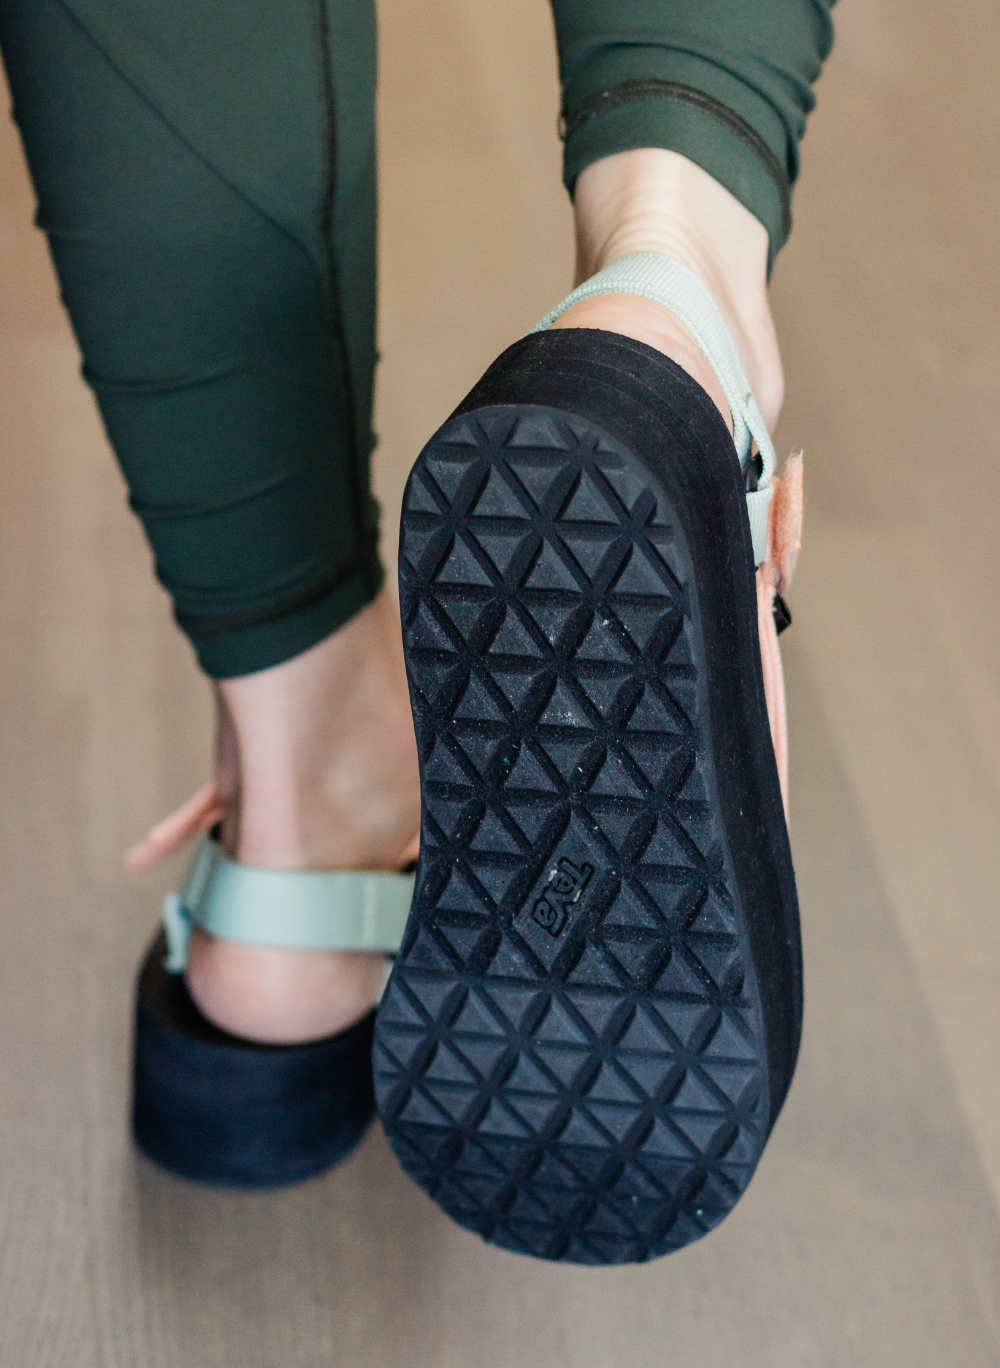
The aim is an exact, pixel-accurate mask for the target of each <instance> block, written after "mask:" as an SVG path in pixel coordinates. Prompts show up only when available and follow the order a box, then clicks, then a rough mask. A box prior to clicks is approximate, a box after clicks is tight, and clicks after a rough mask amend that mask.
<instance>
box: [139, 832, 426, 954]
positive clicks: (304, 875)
mask: <svg viewBox="0 0 1000 1368" xmlns="http://www.w3.org/2000/svg"><path fill="white" fill-rule="evenodd" d="M413 882H414V880H413V875H412V874H392V873H386V872H384V871H381V870H299V869H258V868H256V867H254V866H252V865H244V864H237V862H236V861H235V860H230V859H229V858H228V857H227V856H226V855H224V854H223V852H222V851H221V849H220V848H219V845H218V843H217V842H216V841H215V840H213V839H212V837H211V836H205V837H203V838H202V840H201V841H200V842H199V844H198V849H197V851H196V852H195V857H194V861H193V862H192V865H191V868H190V870H189V871H188V874H187V877H186V879H185V880H184V883H183V884H182V886H181V888H180V889H179V890H178V891H177V892H176V893H171V894H169V895H168V896H167V898H166V900H165V901H164V906H163V927H164V931H165V933H166V939H167V957H166V966H167V968H168V969H170V970H171V971H172V972H174V973H180V971H181V970H182V969H183V968H184V967H185V965H186V964H187V949H188V941H189V939H190V935H191V931H192V929H193V928H195V927H198V928H199V929H200V930H203V931H208V932H210V933H211V934H212V935H213V936H219V937H220V938H221V939H223V940H231V941H240V942H243V943H244V944H247V945H270V946H276V947H280V948H283V949H299V950H374V951H382V952H384V953H394V952H395V951H396V950H398V948H399V942H400V940H401V938H402V934H403V927H404V925H405V924H406V918H407V915H408V914H409V910H410V902H411V900H412V897H413Z"/></svg>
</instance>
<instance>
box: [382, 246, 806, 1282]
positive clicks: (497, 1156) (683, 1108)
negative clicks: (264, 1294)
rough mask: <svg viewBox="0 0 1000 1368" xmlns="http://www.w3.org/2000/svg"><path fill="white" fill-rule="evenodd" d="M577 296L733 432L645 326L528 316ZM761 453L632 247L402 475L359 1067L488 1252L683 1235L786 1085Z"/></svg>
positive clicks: (760, 426) (774, 668) (432, 1184)
mask: <svg viewBox="0 0 1000 1368" xmlns="http://www.w3.org/2000/svg"><path fill="white" fill-rule="evenodd" d="M605 292H610V293H636V294H642V295H645V296H646V297H648V298H652V299H655V300H657V301H659V302H660V303H662V304H664V305H666V307H668V308H670V309H671V311H672V312H674V313H675V314H676V315H677V316H678V317H679V318H680V319H681V321H682V322H683V323H684V324H685V326H686V327H687V328H688V330H689V331H690V332H691V333H692V335H693V336H694V337H695V339H696V341H697V342H698V343H699V345H700V346H701V348H702V350H703V351H704V352H705V354H706V356H707V357H708V359H709V361H710V362H711V363H712V365H713V367H714V369H715V370H716V371H717V373H718V375H719V378H720V381H721V383H722V386H723V389H724V390H725V392H726V395H727V398H728V399H729V401H730V406H731V408H732V412H733V420H734V427H735V445H736V454H737V455H738V456H739V459H738V460H737V459H734V437H733V436H731V435H730V433H729V431H728V430H727V428H726V425H725V424H724V422H723V421H722V418H721V416H720V415H719V413H718V410H717V409H716V408H715V406H714V405H713V404H712V402H711V400H710V399H709V398H708V396H707V395H706V394H705V392H704V391H703V390H702V388H701V387H700V386H699V385H698V384H696V383H695V381H693V380H692V379H691V378H690V377H689V376H688V375H687V374H686V373H685V372H684V371H683V370H682V369H681V368H680V367H679V366H677V365H675V364H674V363H673V362H672V361H670V360H668V359H667V358H666V357H665V356H663V355H662V354H661V353H660V352H658V351H656V350H654V349H653V348H651V347H648V346H646V345H644V344H643V343H640V342H636V341H633V340H631V339H629V338H626V337H623V336H620V335H618V334H615V333H610V332H604V331H598V330H593V329H566V330H556V331H554V332H547V331H544V329H545V328H547V326H548V324H549V323H551V322H552V321H553V320H554V318H555V317H557V316H558V314H559V313H561V312H562V311H563V310H564V309H565V308H567V307H569V306H570V305H571V304H573V303H575V302H576V301H577V300H578V299H580V298H583V297H586V296H588V295H591V294H596V293H605ZM754 441H756V446H757V456H756V457H752V455H751V452H752V445H753V442H754ZM774 465H775V460H774V450H773V447H772V444H771V440H770V437H769V435H768V432H767V429H766V426H765V424H764V421H763V419H762V417H761V415H760V412H759V409H758V408H757V405H756V403H755V402H754V400H753V398H752V395H751V394H750V391H749V387H748V385H747V383H746V379H745V376H744V375H743V372H742V367H741V365H740V362H739V359H738V357H737V355H736V351H735V347H734V346H733V344H732V342H731V340H730V338H729V334H728V332H727V330H726V326H725V323H724V322H723V320H722V317H721V315H720V314H719V312H718V310H717V308H716V306H715V304H714V302H713V301H712V299H711V298H710V296H709V295H708V294H707V292H706V291H705V289H704V286H703V285H702V284H701V283H700V281H698V279H697V278H696V277H695V276H694V275H693V274H692V273H691V272H690V271H688V270H687V269H686V268H685V267H684V266H682V265H681V264H680V263H678V262H675V261H673V260H671V259H669V258H664V257H661V256H658V255H656V254H637V255H636V256H633V257H630V258H625V259H624V260H622V261H619V262H617V263H615V264H614V265H613V266H611V267H609V268H608V269H607V270H605V271H603V272H601V273H600V274H599V275H598V276H596V277H594V278H593V279H592V280H591V281H589V282H587V283H586V284H585V285H584V286H582V287H581V288H580V289H579V290H577V291H574V293H573V294H571V295H570V296H569V297H568V299H567V300H565V301H564V302H563V304H562V305H560V306H559V308H558V309H557V310H555V311H554V312H553V313H552V314H551V315H549V316H548V318H546V319H544V320H543V321H542V323H541V324H539V327H538V329H536V330H535V331H534V333H532V334H530V335H529V336H528V337H526V338H523V339H522V340H521V341H520V342H518V343H516V344H515V345H514V346H512V347H511V348H509V349H508V350H507V351H506V352H504V353H503V355H502V356H501V357H500V358H499V359H498V360H497V361H496V362H495V363H494V364H493V365H492V366H491V367H490V369H489V370H488V371H487V372H486V374H485V376H484V377H483V378H482V380H481V381H480V382H479V383H478V384H477V385H476V386H475V388H474V389H473V390H472V392H471V393H470V394H469V396H468V397H467V398H466V399H465V400H464V402H463V403H462V404H461V405H460V406H459V407H458V409H457V410H456V411H455V413H454V414H453V415H452V416H451V417H450V418H449V419H448V421H447V422H446V423H445V424H444V426H443V427H442V428H441V429H440V430H439V431H438V432H437V433H436V434H435V435H434V436H433V437H432V438H431V440H430V441H429V443H428V444H427V446H426V447H425V448H424V450H423V451H422V452H421V454H420V456H419V457H418V459H417V461H416V464H415V466H414V469H413V472H412V473H411V475H410V478H409V481H408V484H407V488H406V492H405V495H404V502H403V511H402V533H401V535H402V541H401V548H400V595H401V605H402V615H403V635H404V644H405V651H406V662H407V672H408V678H409V685H410V694H411V701H412V707H413V716H414V724H415V727H416V735H417V742H418V748H419V755H420V766H421V797H422V816H421V834H420V858H419V864H418V867H417V872H416V892H415V896H414V902H413V908H412V911H411V913H410V917H409V921H408V923H407V926H406V930H405V932H404V935H403V941H402V945H401V948H400V952H399V954H398V956H397V958H396V960H395V964H394V968H393V970H392V974H391V976H390V978H389V982H388V984H387V987H386V991H385V993H384V995H383V998H382V1001H381V1004H380V1007H379V1011H378V1018H377V1023H376V1028H375V1043H374V1055H373V1067H374V1074H375V1091H376V1098H377V1102H378V1107H379V1111H380V1114H381V1118H382V1122H383V1125H384V1127H385V1130H386V1133H387V1135H388V1138H389V1140H390V1143H391V1144H392V1147H393V1149H394V1150H395V1151H396V1154H397V1155H398V1157H399V1159H400V1161H401V1163H402V1165H403V1168H404V1169H405V1170H406V1172H407V1173H408V1174H409V1175H410V1176H411V1177H412V1178H413V1179H414V1180H415V1181H416V1182H417V1183H418V1184H419V1185H420V1186H421V1187H423V1188H424V1189H425V1190H426V1191H427V1192H428V1193H429V1194H430V1195H431V1197H433V1198H434V1200H435V1201H436V1202H437V1203H438V1204H439V1205H440V1206H441V1207H442V1208H443V1209H444V1210H445V1211H446V1212H447V1213H448V1214H449V1215H450V1216H452V1217H453V1218H454V1219H455V1220H456V1221H457V1222H459V1224H461V1225H463V1226H466V1227H468V1228H469V1229H470V1230H474V1231H476V1232H478V1233H479V1234H480V1235H481V1236H483V1237H484V1238H485V1239H487V1240H489V1241H491V1242H492V1243H494V1244H497V1245H500V1246H503V1247H504V1248H507V1249H511V1250H515V1251H519V1252H522V1253H526V1254H531V1255H535V1256H538V1257H542V1258H547V1259H558V1260H569V1261H574V1262H578V1263H585V1264H612V1263H621V1262H627V1261H640V1260H645V1259H649V1258H653V1257H656V1256H658V1255H661V1254H664V1253H667V1252H668V1251H671V1250H674V1249H677V1248H679V1247H681V1246H683V1245H686V1244H688V1243H690V1242H691V1241H692V1240H694V1239H697V1238H698V1237H699V1236H701V1235H703V1234H705V1233H706V1232H707V1231H708V1230H710V1229H711V1228H712V1227H713V1226H715V1225H716V1224H717V1223H718V1222H719V1221H720V1220H721V1219H722V1218H723V1216H725V1214H726V1213H727V1212H728V1211H729V1210H730V1209H731V1208H732V1207H733V1205H734V1204H735V1202H736V1201H737V1199H738V1198H739V1196H740V1194H741V1193H742V1192H743V1190H744V1189H745V1188H746V1186H747V1183H748V1182H749V1180H750V1178H751V1175H752V1174H753V1171H754V1168H755V1166H756V1164H757V1162H758V1160H759V1158H760V1156H761V1152H762V1150H763V1148H764V1145H765V1142H766V1140H767V1138H768V1135H769V1134H770V1131H771V1128H772V1126H773V1125H774V1122H775V1119H776V1117H777V1115H778V1112H779V1110H780V1108H781V1105H782V1102H783V1100H784V1097H785V1094H786V1092H787V1089H788V1085H789V1082H790V1080H791V1076H792V1071H793V1068H794V1065H795V1059H796V1054H797V1050H798V1043H799V1035H800V1029H801V1015H802V1008H801V952H800V940H799V922H798V909H797V902H796V892H795V879H794V874H793V869H792V860H791V854H790V849H789V844H788V837H787V832H786V823H785V814H784V812H783V803H782V780H781V778H780V777H779V768H778V761H779V760H780V762H781V766H782V769H783V767H784V758H785V750H786V748H785V740H784V708H783V692H782V683H781V667H780V657H778V654H777V639H776V630H777V628H776V621H775V619H776V616H781V615H783V612H784V607H783V601H782V600H780V598H779V597H778V595H779V591H780V590H782V589H783V588H784V587H785V586H786V584H787V581H788V578H789V577H790V574H791V568H792V565H793V562H794V557H795V551H796V548H797V543H798V517H799V514H800V510H801V497H800V495H801V467H800V465H799V464H798V463H797V462H793V463H792V465H791V467H790V470H789V475H788V478H786V480H785V481H784V483H782V482H779V481H778V480H777V479H775V478H774ZM755 567H758V568H757V570H756V585H755ZM762 647H763V651H764V660H763V664H762ZM769 702H770V705H771V720H772V722H773V728H774V730H773V735H772V729H771V725H770V723H769V711H768V703H769Z"/></svg>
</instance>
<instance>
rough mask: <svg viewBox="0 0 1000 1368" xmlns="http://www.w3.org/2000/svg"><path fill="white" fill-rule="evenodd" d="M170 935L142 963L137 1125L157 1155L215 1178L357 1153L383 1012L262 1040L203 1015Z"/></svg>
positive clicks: (300, 1174) (268, 1172) (325, 1163)
mask: <svg viewBox="0 0 1000 1368" xmlns="http://www.w3.org/2000/svg"><path fill="white" fill-rule="evenodd" d="M165 948H166V947H165V945H164V941H163V938H162V936H159V937H157V938H156V940H155V941H154V943H153V945H152V946H151V948H150V950H149V952H148V954H147V956H146V958H145V960H144V961H143V964H142V967H141V969H140V973H139V982H138V988H137V994H136V1016H135V1034H134V1051H133V1089H132V1129H133V1134H134V1136H135V1140H136V1143H137V1144H138V1146H139V1148H140V1149H141V1150H142V1151H143V1153H144V1154H145V1155H146V1156H147V1158H149V1159H152V1160H153V1161H154V1162H155V1163H157V1164H159V1165H161V1166H162V1167H164V1168H167V1169H170V1170H171V1171H172V1172H174V1173H177V1174H179V1175H181V1176H182V1177H184V1178H189V1179H193V1180H195V1181H197V1182H202V1183H208V1184H210V1185H212V1186H213V1187H235V1188H271V1187H281V1186H284V1185H286V1184H289V1183H296V1182H300V1181H302V1180H303V1179H306V1178H310V1177H313V1176H314V1175H315V1174H318V1173H321V1172H323V1171H324V1170H325V1169H328V1168H330V1167H331V1166H332V1165H333V1164H336V1163H338V1162H339V1161H340V1160H341V1159H343V1158H345V1157H346V1156H347V1155H348V1154H349V1153H350V1152H351V1150H352V1149H353V1148H354V1147H355V1145H356V1144H357V1143H358V1141H359V1140H360V1138H361V1136H362V1135H363V1134H364V1132H365V1129H366V1128H367V1126H368V1124H369V1123H370V1121H371V1120H372V1118H373V1116H374V1111H375V1106H374V1099H373V1095H372V1081H371V1041H372V1030H373V1026H374V1019H375V1018H374V1013H369V1014H368V1015H367V1016H366V1017H365V1018H363V1019H362V1020H361V1021H360V1022H358V1023H357V1024H356V1025H355V1026H351V1027H349V1028H348V1029H347V1030H345V1031H341V1032H340V1033H339V1034H338V1035H335V1036H330V1037H328V1038H327V1039H325V1040H319V1041H315V1042H312V1043H310V1044H307V1045H256V1044H253V1043H252V1042H250V1041H244V1040H239V1039H237V1038H236V1037H235V1036H231V1035H227V1034H226V1033H225V1032H224V1031H220V1030H218V1029H217V1028H216V1027H215V1026H213V1025H212V1024H211V1023H210V1022H208V1021H206V1019H205V1018H204V1017H203V1016H202V1015H201V1013H200V1012H199V1011H198V1009H197V1007H196V1006H195V1005H194V1003H193V1001H192V1000H191V997H190V994H189V993H188V991H187V988H186V987H185V985H184V980H183V978H182V977H181V976H180V975H178V974H172V973H169V972H168V971H167V970H166V969H165V968H164V967H163V955H164V951H165Z"/></svg>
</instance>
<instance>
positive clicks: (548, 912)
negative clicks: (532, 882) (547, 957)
mask: <svg viewBox="0 0 1000 1368" xmlns="http://www.w3.org/2000/svg"><path fill="white" fill-rule="evenodd" d="M593 872H594V869H593V866H592V865H589V864H585V865H578V864H574V863H573V861H572V860H567V859H566V857H565V856H563V857H562V858H561V859H560V861H559V863H558V864H557V865H556V867H555V869H553V870H551V871H550V873H549V877H548V882H547V883H546V885H545V888H544V890H543V892H542V896H541V897H540V898H539V899H538V901H537V902H536V903H535V906H534V907H533V908H532V912H531V919H532V921H536V922H537V923H538V925H539V926H541V927H542V928H543V929H544V930H546V931H547V932H548V933H549V935H550V936H558V935H559V934H560V932H561V931H562V929H563V927H564V926H565V925H566V919H567V917H568V916H569V910H570V908H571V907H572V906H573V905H574V904H575V903H578V902H579V901H580V898H581V897H582V895H583V890H584V889H585V888H586V887H587V882H588V880H589V879H590V876H591V875H592V874H593Z"/></svg>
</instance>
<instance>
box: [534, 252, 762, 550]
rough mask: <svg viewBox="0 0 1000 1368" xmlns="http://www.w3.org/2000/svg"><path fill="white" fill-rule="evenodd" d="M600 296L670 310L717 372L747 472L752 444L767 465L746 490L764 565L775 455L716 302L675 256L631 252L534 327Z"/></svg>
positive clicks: (536, 329) (539, 329) (548, 323)
mask: <svg viewBox="0 0 1000 1368" xmlns="http://www.w3.org/2000/svg"><path fill="white" fill-rule="evenodd" d="M602 294H632V295H639V296H640V297H641V298H643V299H651V300H653V302H654V303H656V304H661V305H662V306H663V307H664V308H665V309H669V310H670V312H671V313H672V314H674V315H675V316H676V317H677V318H678V319H679V320H680V322H681V323H683V325H684V327H685V328H686V329H687V331H688V332H689V333H690V334H691V336H692V337H693V338H694V340H695V342H696V343H697V345H698V347H699V348H700V350H701V352H702V354H703V355H704V357H705V359H706V361H707V362H708V364H709V365H710V366H711V367H712V369H713V370H714V371H715V374H716V377H717V378H718V381H719V385H720V386H721V388H722V392H723V394H725V396H726V402H727V403H728V405H729V411H730V413H731V414H732V419H733V441H734V443H735V445H736V454H737V456H738V457H739V460H740V465H741V467H742V469H743V471H744V473H745V472H746V470H747V466H748V465H749V462H750V455H751V451H752V448H753V445H754V443H756V445H757V451H758V453H759V455H760V459H761V463H762V466H763V469H762V472H761V475H760V477H759V479H758V480H757V487H756V488H755V489H754V490H752V491H751V492H750V493H748V494H747V513H748V514H749V517H750V535H751V537H752V539H753V553H754V563H755V564H756V565H760V563H761V562H762V561H763V560H764V558H765V556H766V554H767V515H768V508H769V506H770V503H771V496H772V494H773V492H774V487H773V485H772V484H771V476H772V475H773V474H774V472H775V468H776V466H777V459H776V457H775V453H774V443H773V442H772V441H771V434H770V433H769V432H768V430H767V424H766V423H765V422H764V416H763V414H762V413H761V411H760V408H759V407H758V404H757V401H756V399H755V398H754V396H753V392H752V390H751V389H750V385H749V382H748V381H747V377H746V373H745V371H744V370H743V365H742V362H741V361H740V358H739V354H738V352H737V350H736V345H735V343H734V342H733V339H732V337H731V336H730V335H729V329H728V328H727V327H726V322H725V319H724V318H723V317H722V314H721V313H720V311H719V307H718V305H717V304H716V302H715V300H714V299H713V298H712V296H711V295H710V294H709V292H708V290H707V289H706V288H705V286H704V285H703V284H702V283H701V281H700V280H699V279H698V277H697V276H696V275H695V273H694V272H693V271H691V270H689V269H688V268H687V267H686V266H685V265H684V264H683V262H680V261H678V260H677V259H676V258H675V257H670V256H665V255H663V254H662V253H660V252H633V253H632V254H631V255H630V256H624V257H621V258H620V259H619V260H618V261H614V262H612V263H611V265H610V266H606V267H605V268H604V270H603V271H598V273H597V274H596V275H594V276H591V277H590V279H589V280H585V281H584V282H583V284H582V285H578V286H577V288H576V289H575V290H573V292H572V293H571V294H568V295H567V296H566V298H565V299H564V300H563V301H562V303H561V304H557V305H556V307H555V308H554V309H553V310H552V311H551V312H550V313H547V314H546V315H545V317H544V318H543V319H541V320H540V321H539V322H538V323H536V325H535V326H534V327H533V328H532V329H531V331H532V332H543V331H544V330H545V329H546V328H548V327H551V325H552V324H553V323H554V322H555V321H556V319H557V318H558V317H559V316H560V315H561V314H563V313H565V312H566V310H567V309H570V308H572V306H573V305H574V304H579V303H580V301H581V300H583V299H592V298H593V297H594V295H602Z"/></svg>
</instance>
